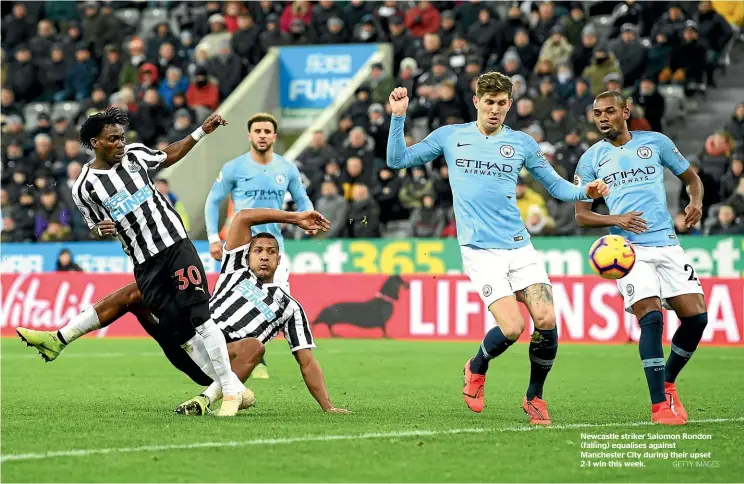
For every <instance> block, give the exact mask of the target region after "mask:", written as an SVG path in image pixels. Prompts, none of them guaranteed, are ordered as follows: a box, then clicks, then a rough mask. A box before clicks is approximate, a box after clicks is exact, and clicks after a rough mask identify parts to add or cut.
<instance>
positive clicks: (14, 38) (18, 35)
mask: <svg viewBox="0 0 744 484" xmlns="http://www.w3.org/2000/svg"><path fill="white" fill-rule="evenodd" d="M3 10H5V9H3ZM26 14H27V11H26V5H24V4H23V3H22V2H15V3H14V4H13V10H12V12H11V13H9V14H8V15H6V16H5V18H4V19H3V23H2V30H3V40H2V44H3V47H4V48H6V49H11V50H12V49H13V48H15V47H17V46H19V45H21V44H23V43H25V42H28V40H29V39H30V38H31V36H33V32H34V26H33V22H32V21H31V20H29V18H28V16H27V15H26Z"/></svg>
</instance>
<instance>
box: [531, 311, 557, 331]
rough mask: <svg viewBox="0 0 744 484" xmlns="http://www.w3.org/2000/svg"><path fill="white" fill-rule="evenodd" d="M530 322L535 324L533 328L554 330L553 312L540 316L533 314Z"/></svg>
mask: <svg viewBox="0 0 744 484" xmlns="http://www.w3.org/2000/svg"><path fill="white" fill-rule="evenodd" d="M532 321H533V322H534V323H535V328H537V329H544V330H551V329H554V328H555V311H545V312H543V313H540V314H533V315H532Z"/></svg>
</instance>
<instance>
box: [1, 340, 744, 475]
mask: <svg viewBox="0 0 744 484" xmlns="http://www.w3.org/2000/svg"><path fill="white" fill-rule="evenodd" d="M1 344H2V347H1V348H2V387H1V389H2V394H1V398H2V457H1V460H2V461H1V462H2V463H1V465H2V469H1V470H2V480H3V481H5V482H189V481H191V482H388V481H392V482H519V481H523V482H566V481H570V482H600V481H608V482H622V481H626V482H627V481H630V482H700V481H702V482H734V481H741V478H742V476H744V459H742V458H741V443H742V438H743V437H744V419H742V412H741V408H742V407H741V402H742V397H744V378H742V373H743V370H742V368H744V352H743V351H742V349H741V348H708V347H703V348H701V349H700V350H699V351H698V352H697V354H696V355H695V356H694V358H693V359H692V361H691V362H690V364H689V365H688V368H686V369H685V371H684V372H683V373H682V376H681V377H680V379H679V381H678V385H679V389H680V393H681V396H682V398H683V399H684V402H685V405H686V407H687V409H688V412H689V414H690V420H691V421H692V422H695V421H696V422H695V423H689V424H688V425H687V426H685V427H666V426H665V427H662V426H658V425H650V423H649V419H650V415H649V405H648V395H647V388H646V384H645V380H644V377H643V372H642V370H641V364H640V361H639V357H638V350H637V347H636V346H635V345H624V346H596V345H595V346H589V345H563V346H561V347H560V348H559V352H558V358H557V360H556V366H555V367H554V368H553V371H552V372H551V374H550V376H549V378H548V383H547V386H546V391H545V399H546V400H547V401H548V402H549V405H550V406H549V409H550V412H551V416H552V418H553V422H554V425H553V426H552V428H537V429H535V428H531V427H529V426H528V425H527V418H526V415H525V414H524V413H523V411H522V408H521V400H522V397H523V395H524V390H525V388H526V385H527V378H528V372H529V361H528V357H527V346H526V345H525V344H517V345H515V346H514V347H512V348H511V349H510V350H509V351H508V352H507V353H506V354H505V355H503V357H500V358H499V359H498V360H497V361H496V362H495V363H492V367H491V370H490V372H489V375H488V381H487V384H486V408H485V410H484V411H483V413H481V414H475V413H472V412H470V411H469V410H468V409H467V408H466V406H465V404H464V403H463V401H462V397H461V391H462V367H463V364H464V362H465V360H466V359H467V358H468V357H469V356H470V355H471V353H473V352H474V351H475V349H476V348H477V343H429V342H426V343H424V342H404V341H390V340H319V341H318V345H319V348H318V350H317V351H316V356H317V358H318V360H319V361H320V364H321V366H322V367H323V370H324V372H325V376H326V382H327V384H328V388H329V392H330V395H331V398H332V400H333V402H334V404H335V405H336V406H338V407H344V408H348V409H350V410H352V411H353V413H352V414H350V415H335V414H324V413H322V412H321V410H320V409H319V407H318V406H317V404H316V403H315V401H314V400H313V399H312V397H311V396H310V394H309V393H308V392H307V390H306V388H305V385H304V383H303V381H302V378H301V375H300V372H299V371H298V367H297V364H296V362H295V361H294V359H293V358H292V357H291V355H290V353H289V351H288V350H287V346H286V343H285V342H283V341H277V342H273V343H271V344H269V346H268V350H267V359H268V363H269V368H270V373H271V378H270V379H269V380H249V382H248V386H249V387H250V388H252V389H253V390H254V391H255V393H256V396H257V398H258V403H257V406H256V407H255V408H252V409H250V410H248V411H245V412H241V413H240V414H239V416H238V417H236V418H232V419H220V418H217V417H214V416H207V417H200V418H196V417H179V416H176V415H174V413H173V409H174V408H175V406H176V405H178V404H179V403H180V402H182V401H183V400H186V399H187V398H190V397H191V396H193V395H194V394H196V393H198V391H199V388H198V387H197V386H196V385H194V384H193V383H191V382H190V380H188V379H187V377H185V376H184V375H182V374H180V373H179V372H178V371H177V370H175V369H174V368H173V367H171V366H170V364H169V363H168V361H167V360H166V359H165V357H163V356H162V354H161V353H160V349H159V347H158V346H157V345H156V344H155V343H154V342H153V341H150V340H147V339H131V340H126V339H125V340H103V339H83V340H81V341H78V342H76V343H75V344H74V345H73V346H71V347H69V348H68V349H66V350H65V352H64V353H63V354H62V356H60V358H59V359H58V360H56V361H54V362H52V363H46V364H45V363H43V362H42V361H41V359H40V358H39V357H38V355H37V354H36V352H35V350H33V348H27V347H25V345H23V344H22V343H21V342H20V341H19V340H17V339H11V338H3V340H2V343H1ZM668 351H669V349H668V348H665V352H666V353H667V354H668ZM625 433H634V434H638V435H637V436H635V437H632V436H631V438H630V439H626V440H606V439H603V438H602V437H603V436H602V435H597V434H605V436H606V434H618V437H621V436H622V434H625ZM683 433H687V434H694V435H704V436H710V437H711V438H710V440H687V439H685V440H676V439H674V437H675V436H681V435H682V434H683ZM582 434H593V435H594V436H593V437H591V436H587V435H583V436H582ZM649 434H653V435H656V434H664V435H663V438H662V439H660V440H649V439H648V435H649ZM669 434H672V436H671V437H670V436H669ZM640 436H644V437H645V438H644V439H640V438H639V437H640ZM582 443H583V444H584V445H585V446H596V445H600V444H607V443H610V444H612V443H616V444H617V443H625V444H629V443H630V444H631V445H636V446H637V445H641V444H645V445H646V446H648V445H649V444H651V443H666V444H669V445H672V444H673V445H675V446H676V448H675V449H669V448H666V449H658V450H651V449H648V448H646V449H639V448H638V447H636V448H635V449H627V448H626V449H612V448H609V449H606V450H605V449H601V448H596V447H595V448H583V449H582ZM633 443H635V444H633ZM582 451H583V452H592V453H597V452H629V451H631V452H632V451H637V452H638V453H639V454H641V458H635V457H628V456H625V457H623V458H602V457H599V458H590V457H584V458H582V455H581V453H582ZM646 452H654V453H664V452H666V453H668V456H667V458H663V454H661V455H657V456H656V457H644V453H646ZM671 452H679V453H684V452H686V453H687V454H688V455H687V457H678V458H675V457H672V455H671ZM692 453H710V455H709V456H705V457H692ZM582 461H583V464H582ZM587 462H588V463H587ZM633 462H641V463H642V464H643V467H625V466H626V465H630V464H631V463H633ZM596 465H600V466H603V465H606V466H607V467H595V466H596ZM610 465H619V466H620V467H609V466H610ZM636 465H638V464H636Z"/></svg>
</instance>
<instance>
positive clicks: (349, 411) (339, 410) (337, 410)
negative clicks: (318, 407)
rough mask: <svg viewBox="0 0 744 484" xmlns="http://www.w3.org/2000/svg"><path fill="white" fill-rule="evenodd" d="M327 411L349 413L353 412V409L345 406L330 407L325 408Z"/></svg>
mask: <svg viewBox="0 0 744 484" xmlns="http://www.w3.org/2000/svg"><path fill="white" fill-rule="evenodd" d="M323 411H324V412H325V413H343V414H349V413H351V410H346V409H345V408H336V407H331V408H328V409H325V410H323Z"/></svg>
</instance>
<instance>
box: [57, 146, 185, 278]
mask: <svg viewBox="0 0 744 484" xmlns="http://www.w3.org/2000/svg"><path fill="white" fill-rule="evenodd" d="M165 159H166V154H165V153H164V152H162V151H156V150H151V149H149V148H147V147H146V146H145V145H143V144H141V143H132V144H128V145H126V146H125V147H124V158H123V159H122V161H121V163H118V164H116V165H114V167H113V168H111V169H110V170H99V169H95V168H91V167H90V165H91V163H92V162H91V163H88V164H87V165H85V166H84V167H83V170H82V172H81V173H80V176H79V177H78V179H77V180H76V181H75V184H74V185H73V187H72V198H73V200H74V201H75V205H77V207H78V209H79V210H80V212H81V213H82V214H83V217H84V218H85V221H86V222H87V223H88V227H89V228H91V229H92V228H93V227H94V226H95V225H96V224H98V223H99V222H101V221H103V220H112V221H113V222H114V223H115V224H116V231H117V233H118V237H119V240H121V245H122V247H123V248H124V252H126V253H127V255H128V256H129V257H131V258H132V261H133V262H134V263H135V264H142V263H143V262H145V261H146V260H147V259H149V258H150V257H152V256H154V255H156V254H158V253H159V252H161V251H163V250H165V249H166V248H167V247H170V246H172V245H174V244H175V243H176V242H178V241H179V240H182V239H185V238H186V237H187V236H186V229H184V227H183V222H182V221H181V217H180V216H179V215H178V213H176V211H175V210H174V209H173V207H172V206H171V204H170V203H169V202H168V201H167V200H166V199H165V197H164V196H163V195H162V194H161V193H160V192H159V191H158V190H157V189H156V188H155V186H154V185H153V183H152V180H151V179H150V176H149V175H148V174H147V170H148V169H152V168H157V167H158V166H159V165H160V164H161V163H163V162H164V161H165Z"/></svg>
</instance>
